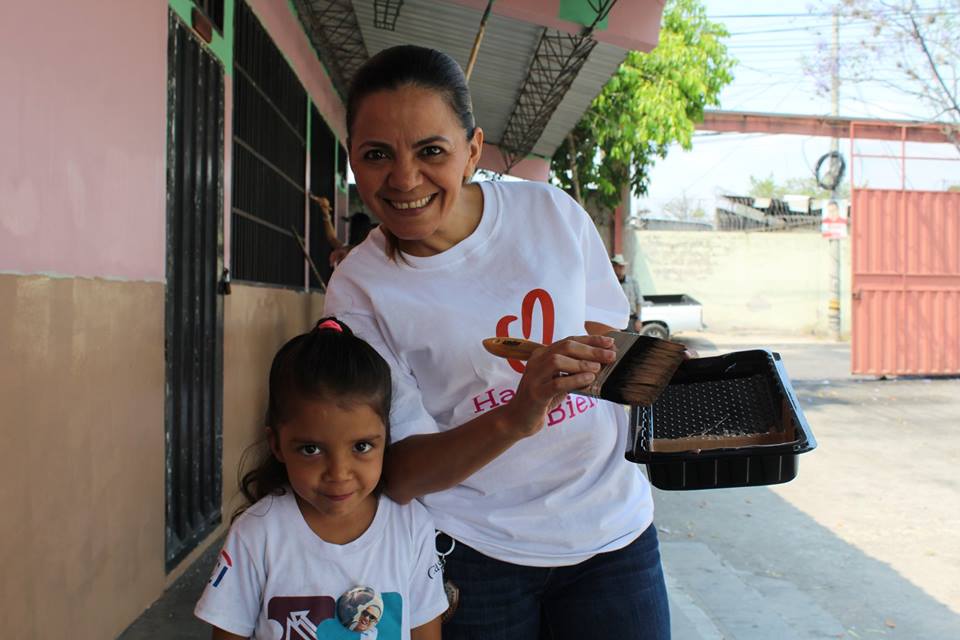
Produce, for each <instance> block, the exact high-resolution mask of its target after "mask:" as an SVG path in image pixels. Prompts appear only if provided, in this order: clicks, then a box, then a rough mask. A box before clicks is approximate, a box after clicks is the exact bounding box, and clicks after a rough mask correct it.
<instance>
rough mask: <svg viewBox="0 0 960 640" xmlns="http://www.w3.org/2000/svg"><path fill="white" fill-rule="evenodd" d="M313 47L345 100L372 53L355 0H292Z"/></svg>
mask: <svg viewBox="0 0 960 640" xmlns="http://www.w3.org/2000/svg"><path fill="white" fill-rule="evenodd" d="M293 4H294V7H295V8H296V10H297V13H298V14H299V15H300V20H301V21H302V22H303V26H304V27H305V30H306V32H307V36H308V37H309V38H310V43H311V44H312V45H313V48H314V49H316V50H317V53H319V54H320V60H321V61H322V62H323V64H324V66H326V68H327V71H328V72H329V73H330V79H331V80H332V81H333V86H334V87H336V89H337V91H338V92H339V93H340V96H341V98H343V99H346V96H347V90H348V89H349V87H350V81H351V80H352V79H353V74H355V73H356V72H357V69H359V68H360V66H361V65H362V64H363V63H364V62H366V61H367V59H368V58H369V57H370V55H369V54H368V53H367V46H366V44H364V42H363V35H362V34H361V32H360V24H359V23H358V22H357V14H356V13H354V11H353V2H352V0H293Z"/></svg>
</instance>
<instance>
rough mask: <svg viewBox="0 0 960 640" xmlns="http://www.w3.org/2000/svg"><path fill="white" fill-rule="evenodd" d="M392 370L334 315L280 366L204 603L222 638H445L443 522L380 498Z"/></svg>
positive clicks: (281, 354)
mask: <svg viewBox="0 0 960 640" xmlns="http://www.w3.org/2000/svg"><path fill="white" fill-rule="evenodd" d="M390 393H391V382H390V369H389V367H388V365H387V364H386V362H384V360H383V358H381V357H380V356H379V355H378V354H377V352H376V351H374V349H373V348H371V347H370V346H369V345H368V344H367V343H366V342H364V341H363V340H361V339H359V338H357V337H355V336H354V335H353V332H352V331H351V330H350V329H349V328H348V327H347V326H346V325H345V324H343V323H341V322H339V321H338V320H336V319H334V318H324V319H322V320H321V321H320V322H319V323H317V326H316V328H314V330H313V331H311V332H310V333H307V334H304V335H300V336H297V337H295V338H293V339H292V340H290V341H289V342H288V343H287V344H285V345H284V346H283V347H282V348H281V349H280V351H278V352H277V355H276V356H275V357H274V359H273V365H272V367H271V369H270V397H269V406H268V410H267V441H268V443H269V445H270V452H269V455H268V456H267V457H266V458H265V459H264V460H263V462H262V463H261V464H260V465H259V466H258V467H257V468H255V469H254V470H252V471H251V472H249V473H247V474H246V475H245V476H244V478H243V482H242V491H243V493H244V496H245V497H246V498H247V499H248V500H249V502H250V504H251V506H249V507H248V508H247V509H246V510H245V511H244V512H243V513H242V514H240V515H239V516H238V517H236V519H235V520H234V522H233V525H232V526H231V528H230V533H229V534H228V535H227V540H226V544H225V545H224V547H223V550H222V551H221V552H220V557H219V562H218V564H217V566H216V567H215V568H214V571H213V575H212V576H211V578H210V582H209V584H207V587H206V589H205V590H204V593H203V596H202V597H201V598H200V601H199V603H197V607H196V612H195V613H196V615H197V616H198V617H199V618H201V619H202V620H204V621H206V622H209V623H210V624H211V625H213V627H214V630H213V638H214V640H217V639H220V638H258V639H261V638H270V639H274V638H276V639H280V638H283V639H284V640H286V639H292V638H296V639H301V638H303V639H313V638H317V640H323V639H325V638H335V639H339V638H344V639H347V638H378V640H394V639H396V640H400V639H407V638H410V639H412V640H434V639H437V638H440V618H439V616H440V614H441V613H443V611H445V610H446V608H447V599H446V596H445V594H444V591H443V578H442V575H441V573H440V571H439V570H438V567H437V566H436V553H435V551H434V548H435V546H434V536H435V532H434V528H433V522H432V521H431V519H430V517H429V516H428V515H427V513H426V511H425V510H424V508H423V507H421V506H420V505H419V504H418V503H412V504H410V505H408V506H400V505H398V504H396V503H395V502H393V501H391V500H390V499H389V498H387V497H386V496H382V495H380V485H381V471H382V468H383V453H384V450H385V449H386V447H387V445H388V444H389V439H390V433H389V428H388V425H389V420H388V416H389V412H390Z"/></svg>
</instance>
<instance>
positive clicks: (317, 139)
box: [310, 105, 337, 288]
mask: <svg viewBox="0 0 960 640" xmlns="http://www.w3.org/2000/svg"><path fill="white" fill-rule="evenodd" d="M336 161H337V138H336V136H335V135H333V131H331V130H330V127H328V126H327V123H326V122H324V120H323V118H322V117H321V116H320V112H319V111H317V108H316V107H314V106H312V105H311V107H310V191H312V192H313V194H314V195H316V196H320V197H324V198H326V199H327V200H329V201H330V204H331V206H333V205H334V203H335V202H336V196H337V184H336V175H335V173H334V168H335V166H336ZM334 228H336V220H334ZM332 249H333V247H332V246H330V242H329V241H328V240H327V234H326V233H324V224H323V215H322V214H321V212H320V205H318V204H317V203H316V202H313V201H311V202H310V256H311V257H312V258H313V261H314V263H315V264H316V266H317V270H318V271H319V272H320V275H321V277H322V278H323V280H324V283H326V281H327V280H329V279H330V274H331V273H332V272H333V270H332V269H331V268H330V260H329V257H330V251H331V250H332ZM310 287H311V288H319V284H318V283H317V278H316V276H315V275H314V274H313V271H312V270H311V272H310Z"/></svg>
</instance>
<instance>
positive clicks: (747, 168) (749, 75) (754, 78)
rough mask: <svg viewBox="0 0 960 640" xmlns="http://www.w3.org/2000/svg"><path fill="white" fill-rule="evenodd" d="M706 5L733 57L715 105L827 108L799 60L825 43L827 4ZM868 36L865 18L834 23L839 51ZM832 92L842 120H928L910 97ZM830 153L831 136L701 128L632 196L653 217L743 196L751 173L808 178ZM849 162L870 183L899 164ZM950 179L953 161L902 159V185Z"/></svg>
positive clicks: (843, 89)
mask: <svg viewBox="0 0 960 640" xmlns="http://www.w3.org/2000/svg"><path fill="white" fill-rule="evenodd" d="M921 4H923V5H924V6H928V4H929V3H921ZM704 5H705V6H706V9H707V14H708V16H709V17H710V18H711V20H714V21H716V22H722V23H723V24H725V25H726V27H727V30H728V31H729V32H730V34H731V36H730V38H729V39H728V40H727V44H728V47H729V50H730V53H731V54H732V55H733V56H734V57H735V58H737V60H738V61H739V63H738V64H737V66H736V67H735V69H734V76H735V77H734V80H733V82H732V83H731V84H730V85H728V86H727V87H726V88H725V89H724V91H723V92H722V94H721V102H720V106H719V107H717V108H719V109H723V110H728V111H760V112H772V113H795V114H816V115H827V114H829V113H830V112H831V99H830V95H829V92H828V93H826V94H825V95H819V94H818V93H817V90H816V89H817V83H816V81H815V79H814V78H813V77H811V76H808V75H806V74H805V73H804V72H803V65H802V59H803V57H804V56H807V57H811V56H813V55H815V54H816V50H817V47H818V46H829V42H830V38H831V33H832V18H831V16H830V15H824V14H828V13H829V8H830V6H831V5H830V4H829V3H827V2H819V1H818V0H803V1H796V0H780V1H778V2H770V1H756V0H754V1H743V0H704ZM818 14H819V15H818ZM865 36H867V31H865V26H864V24H863V23H859V24H857V23H846V24H844V23H843V22H841V25H840V50H841V56H842V55H843V52H844V49H846V50H848V51H849V50H850V48H851V47H856V46H857V43H858V42H859V41H860V40H861V38H863V37H865ZM958 37H960V35H958ZM881 69H882V66H881ZM887 72H888V73H889V74H890V77H891V78H895V77H897V76H896V75H895V70H894V69H892V68H891V69H889V70H887ZM826 86H829V83H827V85H826ZM839 94H840V101H839V102H840V109H839V111H840V115H841V116H859V117H865V118H893V119H923V118H925V117H926V113H925V111H924V109H923V108H921V107H920V106H919V105H918V104H916V103H915V102H913V101H911V100H910V99H908V98H906V97H905V96H903V95H902V94H899V93H896V92H893V91H891V90H888V89H885V88H882V87H879V86H871V85H854V84H841V86H840V91H839ZM829 150H830V139H828V138H817V137H806V136H793V135H790V136H788V135H760V134H736V133H725V134H716V133H709V132H703V131H698V132H697V134H696V136H695V139H694V144H693V149H692V150H691V151H684V150H683V149H681V148H680V147H679V146H674V147H673V148H671V150H670V152H669V153H668V156H667V158H666V159H665V160H659V161H658V163H657V165H656V166H655V167H654V169H653V171H652V174H651V182H650V189H649V193H648V197H646V198H637V199H635V201H634V211H635V212H637V211H638V210H643V209H648V210H650V211H651V213H653V214H657V213H658V212H659V211H662V207H663V206H664V205H665V204H666V203H668V202H669V201H670V200H672V199H676V198H680V197H684V196H685V197H686V198H687V199H688V200H691V201H694V202H696V203H699V204H700V205H701V206H703V207H704V209H705V210H706V211H708V212H709V211H712V210H713V198H714V196H715V194H717V193H718V192H726V193H737V194H744V195H745V194H746V192H747V191H748V190H749V187H750V177H751V176H754V177H756V178H764V177H768V176H770V175H773V177H774V178H775V179H776V181H777V182H783V181H785V180H786V179H789V178H795V177H807V176H810V175H812V171H813V167H814V165H815V164H816V162H817V159H818V158H819V157H820V156H821V155H822V154H824V153H827V152H828V151H829ZM840 151H841V153H843V154H844V156H845V157H846V156H849V151H850V146H849V141H848V140H841V141H840ZM899 152H900V144H899V143H898V142H880V141H865V142H860V141H858V144H857V153H858V154H872V155H899ZM907 153H908V155H910V154H914V155H929V156H936V157H943V156H948V157H949V156H952V157H957V153H956V150H955V149H953V148H952V147H949V146H947V145H927V144H923V145H908V146H907ZM847 159H848V160H849V158H847ZM855 162H856V164H855V165H854V171H855V174H856V175H858V176H863V177H864V178H865V179H866V181H867V183H868V184H869V186H871V187H887V188H899V186H900V168H899V160H891V159H881V158H857V160H856V161H855ZM848 164H849V162H848ZM848 177H849V172H848ZM857 182H858V184H859V183H860V180H859V179H858V180H857ZM956 182H960V162H947V161H918V160H914V161H908V163H907V186H908V188H914V189H942V188H944V185H945V184H951V183H956Z"/></svg>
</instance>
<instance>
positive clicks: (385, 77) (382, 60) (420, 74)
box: [347, 44, 477, 259]
mask: <svg viewBox="0 0 960 640" xmlns="http://www.w3.org/2000/svg"><path fill="white" fill-rule="evenodd" d="M407 85H413V86H415V87H421V88H424V89H431V90H433V91H436V92H437V93H439V94H440V95H441V96H442V97H443V99H444V101H446V103H447V105H448V106H449V107H450V109H452V110H453V112H454V113H455V114H456V116H457V119H458V120H460V124H461V125H463V130H464V132H465V133H466V137H467V140H472V139H473V134H474V132H475V131H476V128H477V123H476V120H475V119H474V117H473V102H472V101H471V99H470V89H469V88H468V87H467V79H466V77H465V76H464V75H463V69H461V68H460V65H458V64H457V61H456V60H454V59H453V58H451V57H450V56H448V55H447V54H445V53H443V52H442V51H437V50H436V49H428V48H426V47H418V46H416V45H412V44H405V45H400V46H396V47H390V48H389V49H384V50H383V51H381V52H380V53H378V54H377V55H375V56H373V57H372V58H370V59H369V60H367V61H366V62H365V63H364V64H363V66H362V67H360V69H358V70H357V73H356V74H355V75H354V76H353V80H352V81H351V82H350V89H349V91H348V93H347V144H348V146H349V144H350V138H351V136H352V135H353V123H354V121H355V120H356V118H357V111H358V110H359V109H360V103H361V102H363V99H364V98H366V97H367V96H369V95H370V94H373V93H376V92H378V91H392V90H396V89H399V88H400V87H404V86H407ZM383 235H384V237H385V238H386V239H387V255H388V256H389V257H390V258H391V259H393V258H394V257H395V256H396V254H397V249H398V245H397V239H396V237H395V236H394V235H393V234H392V233H390V231H389V230H388V229H387V228H386V227H383Z"/></svg>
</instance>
